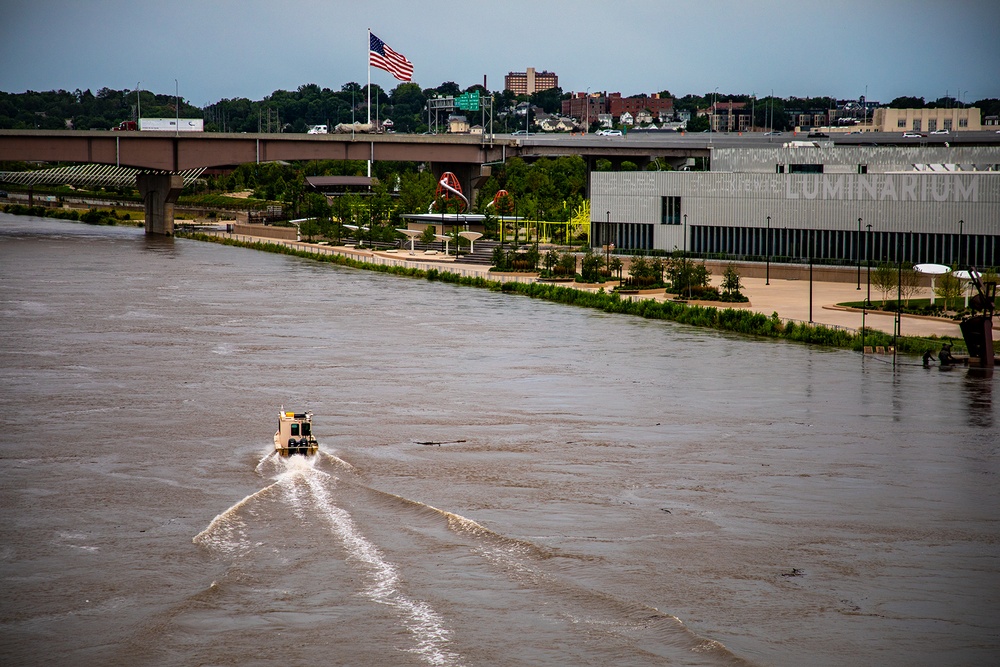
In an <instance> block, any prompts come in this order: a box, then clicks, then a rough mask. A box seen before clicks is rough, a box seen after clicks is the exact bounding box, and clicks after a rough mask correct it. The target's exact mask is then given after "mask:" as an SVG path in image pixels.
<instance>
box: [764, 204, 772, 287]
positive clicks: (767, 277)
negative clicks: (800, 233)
mask: <svg viewBox="0 0 1000 667" xmlns="http://www.w3.org/2000/svg"><path fill="white" fill-rule="evenodd" d="M765 241H766V242H767V263H766V264H765V265H764V266H765V267H766V269H765V270H764V284H765V285H770V284H771V216H767V238H766V239H765Z"/></svg>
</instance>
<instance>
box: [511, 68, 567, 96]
mask: <svg viewBox="0 0 1000 667" xmlns="http://www.w3.org/2000/svg"><path fill="white" fill-rule="evenodd" d="M503 85H504V88H505V89H506V90H509V91H511V92H513V93H514V94H515V95H531V94H533V93H537V92H538V91H540V90H548V89H549V88H558V87H559V77H558V76H556V74H555V73H553V72H547V71H546V72H536V71H535V68H534V67H529V68H528V69H527V71H525V72H510V73H509V74H507V76H505V77H504V78H503Z"/></svg>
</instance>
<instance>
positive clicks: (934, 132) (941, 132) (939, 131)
mask: <svg viewBox="0 0 1000 667" xmlns="http://www.w3.org/2000/svg"><path fill="white" fill-rule="evenodd" d="M931 134H948V130H934V131H933V132H931Z"/></svg>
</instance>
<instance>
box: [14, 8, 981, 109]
mask: <svg viewBox="0 0 1000 667" xmlns="http://www.w3.org/2000/svg"><path fill="white" fill-rule="evenodd" d="M0 9H2V11H0V17H2V18H0V63H2V65H0V90H3V91H5V92H23V91H25V90H37V91H47V90H57V89H65V90H69V91H73V90H75V89H77V88H79V89H81V90H86V89H88V88H89V89H91V91H93V92H96V91H97V90H98V89H99V88H102V87H105V86H107V87H109V88H113V89H125V88H129V89H131V88H134V87H135V86H136V83H137V82H139V81H141V82H142V83H141V87H142V89H144V90H151V91H153V92H156V93H162V94H170V93H173V92H174V91H175V82H174V80H175V79H176V80H177V84H176V88H177V89H178V90H179V92H180V95H181V97H183V98H184V99H185V100H187V101H188V102H190V103H191V104H194V105H197V106H205V105H207V104H211V103H213V102H217V101H218V100H220V99H223V98H235V97H248V98H250V99H253V100H259V99H261V98H263V97H264V96H266V95H268V94H270V93H271V92H273V91H274V90H276V89H285V90H295V89H296V88H298V87H299V86H301V85H303V84H307V83H315V84H318V85H319V86H321V87H325V88H332V89H334V90H339V89H340V87H341V86H342V85H343V84H344V83H346V82H348V81H357V82H358V83H360V84H362V85H364V84H365V83H366V82H367V80H368V32H367V31H368V28H371V29H372V31H373V32H374V33H375V34H376V35H378V36H379V37H380V38H382V39H383V40H384V41H385V42H386V43H387V44H388V45H389V46H391V47H392V48H393V49H395V50H396V51H398V52H400V53H402V54H403V55H405V56H406V57H407V58H409V59H410V60H411V61H413V63H414V66H415V72H414V81H415V82H416V83H418V84H420V85H421V87H424V88H428V87H434V86H438V85H440V84H441V83H442V82H444V81H454V82H455V83H457V84H459V86H461V87H462V88H465V87H467V86H471V85H473V84H476V83H482V82H483V76H484V75H486V77H487V87H489V88H490V89H491V90H498V89H501V88H503V76H504V75H505V74H506V73H507V72H510V71H524V70H525V68H526V67H534V68H535V69H536V70H549V71H552V72H555V73H556V74H558V75H559V84H560V86H561V87H562V89H563V90H564V91H567V92H568V91H585V90H587V89H588V88H589V89H590V90H591V91H608V92H621V93H622V94H624V95H631V94H638V93H653V92H658V91H661V90H669V91H670V92H671V93H672V94H674V95H675V96H678V97H680V96H683V95H686V94H688V93H694V94H704V93H711V92H713V91H715V89H716V88H718V91H719V93H720V94H724V93H748V94H749V93H754V92H756V94H757V95H758V96H766V95H768V94H770V93H771V91H772V90H773V91H774V94H775V95H778V96H781V97H789V96H797V97H811V96H820V95H830V96H833V97H837V98H857V97H858V96H859V95H863V94H864V93H865V89H866V87H867V91H868V98H869V99H871V100H878V101H882V102H888V101H890V100H892V99H893V98H895V97H899V96H902V95H913V96H916V97H924V98H926V99H928V100H932V99H937V98H938V97H941V96H943V95H945V94H946V93H947V94H950V95H951V96H952V97H959V96H960V99H961V100H962V101H965V102H972V101H975V100H978V99H982V98H987V97H1000V2H998V1H997V0H948V1H947V2H940V1H934V2H931V1H928V0H825V1H824V2H815V1H813V0H798V1H796V2H791V1H786V0H740V1H735V0H700V1H697V2H674V1H671V2H667V1H660V0H645V1H642V2H637V1H634V0H613V1H610V2H595V1H593V0H577V1H576V2H561V1H559V0H548V1H547V2H546V1H539V0H493V1H492V2H489V3H474V2H457V3H456V2H434V3H430V2H413V1H412V0H410V1H407V2H399V1H397V0H376V1H375V2H358V1H352V2H347V1H342V0H327V1H326V2H318V1H305V0H301V1H300V0H282V1H279V0H268V1H267V2H264V1H261V0H242V1H239V2H236V1H230V0H208V1H205V0H201V1H193V0H169V1H168V0H159V1H155V2H154V1H151V0H129V1H127V2H126V1H124V0H90V1H88V0H0ZM371 80H372V83H376V84H379V85H381V86H382V87H383V88H385V89H387V90H391V89H392V88H394V87H395V86H396V85H397V83H398V82H397V81H396V80H395V79H393V78H392V76H391V75H389V74H388V73H386V72H383V71H381V70H377V69H372V70H371Z"/></svg>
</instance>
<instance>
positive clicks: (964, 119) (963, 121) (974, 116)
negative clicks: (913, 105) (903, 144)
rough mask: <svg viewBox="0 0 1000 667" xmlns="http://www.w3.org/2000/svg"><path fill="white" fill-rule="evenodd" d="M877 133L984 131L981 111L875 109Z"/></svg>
mask: <svg viewBox="0 0 1000 667" xmlns="http://www.w3.org/2000/svg"><path fill="white" fill-rule="evenodd" d="M872 125H874V130H875V131H876V132H924V133H926V132H937V131H941V130H948V131H949V132H966V131H972V130H981V129H983V126H982V123H981V121H980V113H979V109H977V108H975V107H970V108H968V109H889V108H885V107H880V108H878V109H875V114H874V116H873V117H872Z"/></svg>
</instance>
